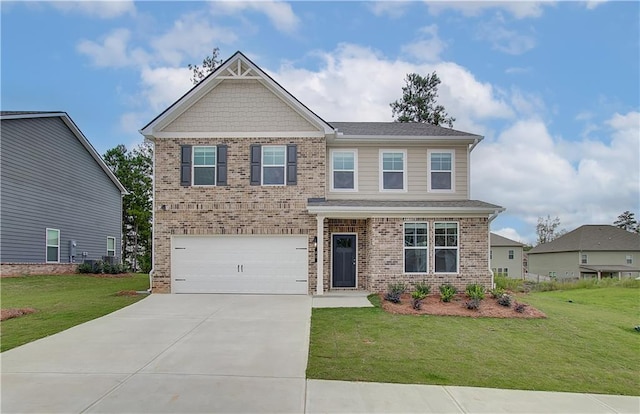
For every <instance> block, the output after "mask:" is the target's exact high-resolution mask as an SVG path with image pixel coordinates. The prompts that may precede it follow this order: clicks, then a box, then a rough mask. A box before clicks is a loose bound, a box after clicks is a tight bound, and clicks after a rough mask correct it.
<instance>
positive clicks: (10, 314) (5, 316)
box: [0, 308, 36, 321]
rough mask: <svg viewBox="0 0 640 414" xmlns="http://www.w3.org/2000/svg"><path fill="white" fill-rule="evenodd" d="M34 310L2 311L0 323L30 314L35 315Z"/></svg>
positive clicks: (0, 310)
mask: <svg viewBox="0 0 640 414" xmlns="http://www.w3.org/2000/svg"><path fill="white" fill-rule="evenodd" d="M35 311H36V310H35V309H33V308H9V309H0V321H6V320H7V319H13V318H19V317H21V316H24V315H29V314H30V313H35Z"/></svg>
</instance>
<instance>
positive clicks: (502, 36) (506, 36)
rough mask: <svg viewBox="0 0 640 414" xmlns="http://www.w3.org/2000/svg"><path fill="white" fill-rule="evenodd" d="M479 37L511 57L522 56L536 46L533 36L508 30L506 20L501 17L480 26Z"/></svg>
mask: <svg viewBox="0 0 640 414" xmlns="http://www.w3.org/2000/svg"><path fill="white" fill-rule="evenodd" d="M477 36H478V37H479V38H480V39H483V40H487V41H489V42H490V43H491V47H492V48H493V49H495V50H499V51H500V52H504V53H508V54H510V55H521V54H523V53H525V52H527V51H529V50H531V49H533V48H534V47H535V46H536V39H535V38H534V37H533V36H531V35H527V34H522V33H519V32H517V31H515V30H510V29H507V28H506V26H505V24H504V19H502V17H501V16H499V15H498V16H497V17H496V18H494V19H492V20H491V21H489V22H486V23H483V24H480V25H479V26H478V31H477Z"/></svg>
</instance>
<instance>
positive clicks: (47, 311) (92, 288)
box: [0, 274, 149, 352]
mask: <svg viewBox="0 0 640 414" xmlns="http://www.w3.org/2000/svg"><path fill="white" fill-rule="evenodd" d="M0 284H1V288H2V289H1V293H0V299H1V302H0V303H1V305H2V309H9V308H34V309H35V310H36V312H35V313H32V314H29V315H25V316H21V317H19V318H15V319H8V320H5V321H3V322H0V329H1V332H0V352H3V351H6V350H8V349H11V348H14V347H16V346H19V345H22V344H26V343H27V342H31V341H34V340H36V339H39V338H42V337H45V336H48V335H52V334H54V333H57V332H60V331H63V330H65V329H68V328H70V327H72V326H75V325H78V324H81V323H83V322H86V321H89V320H91V319H95V318H98V317H100V316H103V315H106V314H108V313H111V312H113V311H116V310H118V309H120V308H123V307H125V306H127V305H130V304H132V303H134V302H137V301H139V300H140V299H142V298H144V297H145V296H144V295H137V296H118V295H117V293H118V292H120V291H127V290H129V291H130V290H136V291H141V290H146V289H148V288H149V276H148V275H146V274H135V275H128V276H122V277H95V276H93V275H55V276H25V277H11V278H3V279H1V281H0Z"/></svg>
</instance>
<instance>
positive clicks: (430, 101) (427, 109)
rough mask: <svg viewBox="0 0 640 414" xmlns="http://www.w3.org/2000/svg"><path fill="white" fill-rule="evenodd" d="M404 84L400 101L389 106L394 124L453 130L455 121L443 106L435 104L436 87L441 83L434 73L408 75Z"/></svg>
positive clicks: (436, 96)
mask: <svg viewBox="0 0 640 414" xmlns="http://www.w3.org/2000/svg"><path fill="white" fill-rule="evenodd" d="M405 82H406V86H403V87H402V99H399V100H397V101H395V102H392V103H390V104H389V105H390V106H391V111H392V113H393V117H394V120H395V121H396V122H421V123H427V124H432V125H448V126H449V128H453V123H454V122H455V120H456V119H455V118H453V117H450V116H449V114H447V111H446V110H445V109H444V106H442V105H438V104H437V103H436V100H437V98H438V85H440V83H441V81H440V78H439V77H438V75H437V74H436V72H433V73H432V74H427V76H426V77H423V76H420V75H419V74H417V73H409V74H407V77H406V78H405Z"/></svg>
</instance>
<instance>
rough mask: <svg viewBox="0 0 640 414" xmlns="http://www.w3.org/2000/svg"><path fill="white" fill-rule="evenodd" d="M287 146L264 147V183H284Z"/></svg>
mask: <svg viewBox="0 0 640 414" xmlns="http://www.w3.org/2000/svg"><path fill="white" fill-rule="evenodd" d="M286 151H287V147H285V146H283V145H282V146H266V145H265V146H263V147H262V185H284V184H285V179H286V177H285V171H286Z"/></svg>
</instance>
